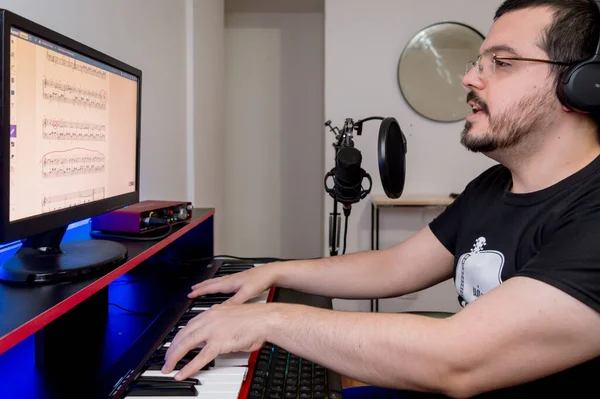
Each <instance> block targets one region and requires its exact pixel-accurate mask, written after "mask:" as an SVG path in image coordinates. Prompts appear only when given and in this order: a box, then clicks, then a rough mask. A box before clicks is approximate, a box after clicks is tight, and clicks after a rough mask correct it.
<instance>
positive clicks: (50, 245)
mask: <svg viewBox="0 0 600 399" xmlns="http://www.w3.org/2000/svg"><path fill="white" fill-rule="evenodd" d="M66 231H67V226H64V227H59V228H57V229H54V230H50V231H47V232H45V233H41V234H37V235H34V236H31V237H28V238H27V239H25V241H24V242H23V244H22V246H21V248H20V249H19V250H18V251H17V252H16V253H15V254H14V255H13V256H12V257H10V258H9V259H7V261H6V262H5V263H4V264H2V265H1V266H0V281H4V282H10V283H19V284H49V283H58V282H62V281H69V280H75V279H77V278H81V277H88V276H89V275H92V274H95V273H98V272H101V271H106V270H108V269H110V268H113V267H117V266H119V265H121V264H122V262H123V261H125V259H126V258H127V248H126V247H125V246H124V245H122V244H119V243H117V242H113V241H108V240H92V239H90V240H82V241H72V242H64V243H61V241H62V239H63V236H64V235H65V232H66Z"/></svg>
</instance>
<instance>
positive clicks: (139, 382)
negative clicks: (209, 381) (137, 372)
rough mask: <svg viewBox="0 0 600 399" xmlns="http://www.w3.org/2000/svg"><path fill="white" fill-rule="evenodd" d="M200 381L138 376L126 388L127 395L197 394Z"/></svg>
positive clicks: (194, 395) (191, 395)
mask: <svg viewBox="0 0 600 399" xmlns="http://www.w3.org/2000/svg"><path fill="white" fill-rule="evenodd" d="M196 385H200V381H199V380H198V379H196V378H187V379H185V380H183V381H177V380H175V379H174V378H172V377H146V376H140V377H138V378H137V379H136V380H135V382H134V383H133V384H131V385H130V386H129V387H128V389H127V396H158V397H163V396H189V397H196V396H198V390H197V389H196Z"/></svg>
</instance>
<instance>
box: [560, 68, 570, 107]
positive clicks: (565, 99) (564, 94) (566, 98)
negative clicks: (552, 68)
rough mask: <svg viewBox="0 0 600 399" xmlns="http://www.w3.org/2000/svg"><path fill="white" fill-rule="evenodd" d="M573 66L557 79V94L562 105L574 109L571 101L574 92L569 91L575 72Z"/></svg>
mask: <svg viewBox="0 0 600 399" xmlns="http://www.w3.org/2000/svg"><path fill="white" fill-rule="evenodd" d="M573 69H574V68H573V67H569V68H568V69H567V70H566V71H564V72H563V73H561V74H560V76H559V77H558V79H557V81H556V96H557V97H558V100H559V101H560V103H561V104H562V105H564V106H565V107H567V108H569V109H571V110H573V109H574V108H573V105H572V103H571V101H570V97H571V96H572V94H571V93H570V92H568V90H569V88H568V84H567V82H569V81H570V80H571V75H572V74H573Z"/></svg>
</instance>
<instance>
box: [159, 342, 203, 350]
mask: <svg viewBox="0 0 600 399" xmlns="http://www.w3.org/2000/svg"><path fill="white" fill-rule="evenodd" d="M169 346H171V342H170V341H169V342H166V343H165V344H164V345H163V346H162V347H163V348H168V347H169ZM205 346H206V343H202V344H200V345H198V346H197V347H196V348H200V349H202V348H204V347H205Z"/></svg>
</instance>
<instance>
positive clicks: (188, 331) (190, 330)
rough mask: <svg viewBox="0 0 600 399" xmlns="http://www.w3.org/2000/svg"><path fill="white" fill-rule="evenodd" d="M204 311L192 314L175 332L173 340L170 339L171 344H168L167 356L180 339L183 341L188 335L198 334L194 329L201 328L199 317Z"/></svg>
mask: <svg viewBox="0 0 600 399" xmlns="http://www.w3.org/2000/svg"><path fill="white" fill-rule="evenodd" d="M204 313H205V312H202V313H200V314H197V315H196V316H194V318H193V319H192V320H190V321H188V323H187V325H186V326H185V327H183V328H182V329H180V330H179V331H178V332H177V334H175V337H173V340H171V345H169V349H167V353H166V356H168V355H169V354H170V353H171V352H173V350H174V349H173V348H174V347H176V346H177V345H179V343H180V342H181V341H183V340H184V339H186V338H187V337H188V336H189V335H194V334H196V335H198V332H197V331H196V330H201V329H202V321H201V320H200V319H201V318H202V316H203V315H204ZM201 343H202V342H200V343H198V345H200V344H201ZM192 349H193V348H192ZM166 356H165V357H166Z"/></svg>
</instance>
